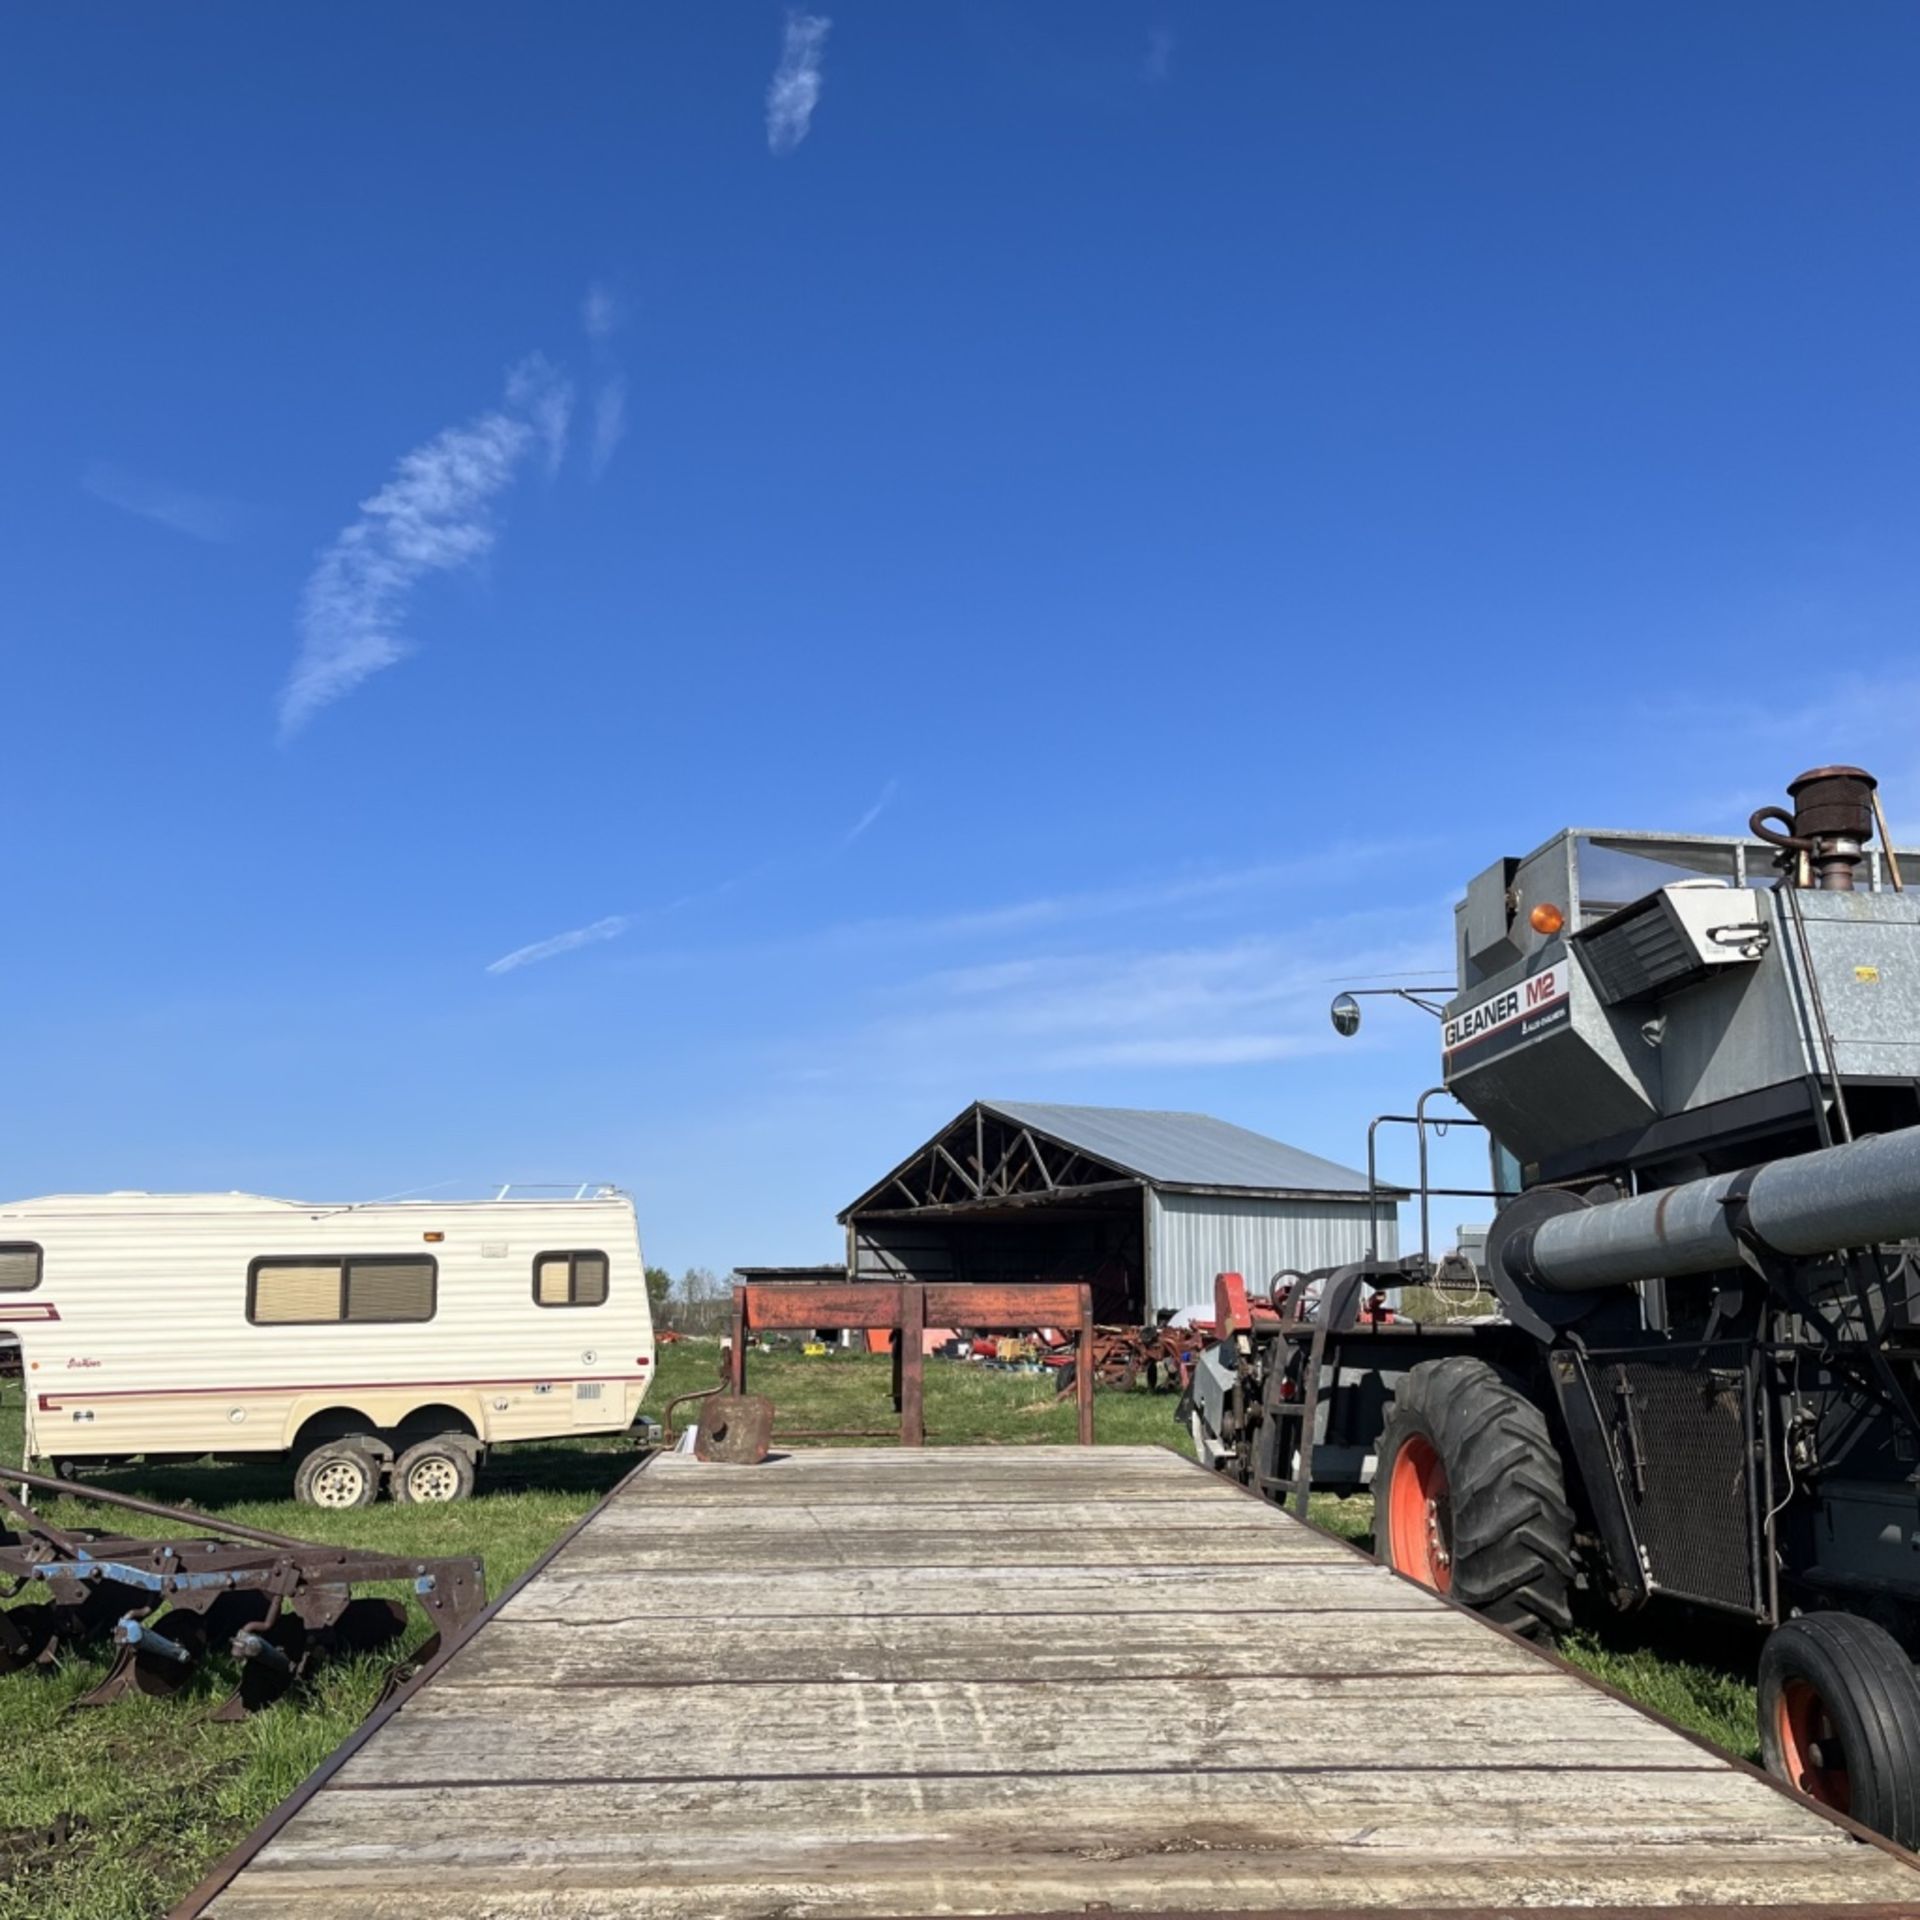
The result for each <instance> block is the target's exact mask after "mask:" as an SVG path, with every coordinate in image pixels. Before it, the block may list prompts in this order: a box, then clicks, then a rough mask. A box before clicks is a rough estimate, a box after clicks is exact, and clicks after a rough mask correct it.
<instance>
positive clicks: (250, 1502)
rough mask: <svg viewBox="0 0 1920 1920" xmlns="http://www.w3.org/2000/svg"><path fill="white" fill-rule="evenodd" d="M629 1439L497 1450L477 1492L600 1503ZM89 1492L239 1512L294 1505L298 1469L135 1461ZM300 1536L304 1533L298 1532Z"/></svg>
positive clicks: (90, 1480) (477, 1496)
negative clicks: (579, 1497)
mask: <svg viewBox="0 0 1920 1920" xmlns="http://www.w3.org/2000/svg"><path fill="white" fill-rule="evenodd" d="M640 1457H641V1454H640V1449H639V1448H638V1447H637V1446H636V1445H635V1444H634V1443H632V1442H631V1441H626V1442H624V1443H622V1444H618V1445H610V1444H608V1443H606V1442H604V1441H603V1442H601V1443H599V1444H597V1445H587V1444H584V1443H580V1442H574V1441H522V1442H520V1443H519V1444H517V1445H511V1446H503V1447H500V1448H497V1449H496V1450H495V1451H494V1452H493V1453H492V1454H491V1455H490V1456H489V1457H488V1460H487V1464H486V1467H485V1469H484V1470H483V1472H482V1474H481V1477H480V1484H479V1486H478V1488H477V1489H476V1490H475V1493H474V1496H473V1497H474V1502H475V1503H476V1504H477V1505H482V1506H484V1505H485V1503H486V1501H487V1499H488V1498H489V1496H491V1495H494V1494H509V1493H555V1494H577V1495H587V1496H590V1497H591V1498H594V1499H598V1498H599V1497H600V1496H601V1495H602V1494H605V1493H607V1492H608V1491H609V1490H610V1489H611V1488H613V1487H614V1486H615V1485H617V1484H618V1483H619V1482H620V1481H621V1480H622V1479H624V1478H625V1477H626V1475H627V1474H629V1473H631V1472H632V1471H633V1469H634V1467H635V1466H636V1465H637V1464H638V1463H639V1460H640ZM79 1481H80V1484H81V1485H82V1486H84V1487H98V1488H100V1489H102V1490H103V1491H106V1492H110V1493H124V1494H130V1495H132V1496H133V1497H135V1498H136V1499H141V1500H156V1501H158V1502H160V1504H161V1505H163V1506H169V1507H192V1508H195V1509H197V1510H198V1511H200V1512H202V1513H206V1514H220V1513H223V1512H226V1511H229V1510H231V1509H233V1508H236V1507H258V1506H269V1505H278V1504H282V1503H288V1502H291V1500H292V1498H293V1464H292V1462H291V1461H288V1460H284V1459H281V1458H279V1457H277V1456H276V1457H274V1458H272V1459H262V1460H211V1459H208V1460H192V1461H145V1460H135V1461H130V1462H128V1463H127V1464H126V1465H124V1466H115V1467H101V1468H85V1469H82V1471H81V1474H80V1476H79ZM292 1530H293V1531H294V1532H298V1531H299V1529H298V1527H297V1526H296V1527H294V1528H293V1529H292Z"/></svg>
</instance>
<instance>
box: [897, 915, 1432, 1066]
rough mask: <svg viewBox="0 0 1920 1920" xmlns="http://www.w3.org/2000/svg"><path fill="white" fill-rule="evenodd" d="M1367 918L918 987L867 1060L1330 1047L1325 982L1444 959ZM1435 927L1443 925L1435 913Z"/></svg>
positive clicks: (1097, 1059)
mask: <svg viewBox="0 0 1920 1920" xmlns="http://www.w3.org/2000/svg"><path fill="white" fill-rule="evenodd" d="M1402 917H1403V916H1402V915H1401V914H1399V913H1398V912H1393V913H1388V912H1383V911H1378V910H1370V911H1367V912H1363V913H1358V914H1353V915H1347V916H1341V917H1338V918H1335V919H1331V920H1327V921H1323V922H1320V923H1317V924H1314V925H1308V926H1304V927H1299V928H1296V929H1292V930H1290V931H1288V932H1287V933H1286V934H1285V935H1284V937H1276V938H1266V937H1262V938H1253V939H1246V938H1242V939H1234V940H1229V941H1225V942H1221V943H1217V944H1205V943H1198V944H1196V943H1187V944H1183V945H1179V946H1170V947H1166V948H1151V947H1146V948H1143V947H1134V948H1132V949H1129V950H1123V951H1117V952H1116V951H1112V950H1107V949H1101V950H1097V951H1092V952H1084V953H1043V954H1037V955H1032V956H1028V957H1025V958H1019V959H1012V960H1003V961H995V962H992V963H989V964H986V965H981V966H972V967H960V968H951V969H946V970H943V971H941V972H938V973H935V974H932V975H930V976H927V977H925V978H922V979H918V980H915V981H913V982H911V983H909V984H908V985H907V986H906V987H905V988H904V989H903V990H902V991H901V993H900V994H899V996H898V997H899V1000H900V1004H901V1011H899V1012H898V1013H896V1014H894V1015H891V1016H889V1017H885V1018H883V1019H882V1020H881V1021H879V1022H878V1023H877V1024H876V1025H875V1026H873V1027H872V1028H870V1029H869V1030H868V1032H867V1033H866V1035H865V1036H864V1040H865V1043H866V1045H865V1057H867V1058H871V1059H888V1060H892V1061H896V1062H898V1063H900V1064H901V1070H902V1072H904V1073H907V1074H909V1075H911V1076H912V1077H916V1078H919V1077H930V1078H934V1079H952V1078H955V1077H958V1078H961V1079H972V1078H975V1077H977V1076H978V1075H979V1074H981V1073H990V1072H993V1071H996V1070H998V1071H1004V1072H1009V1073H1024V1072H1028V1071H1032V1070H1046V1071H1066V1070H1083V1069H1094V1068H1105V1067H1123V1068H1133V1069H1140V1068H1186V1067H1227V1066H1251V1065H1257V1064H1259V1063H1262V1062H1266V1061H1274V1060H1286V1059H1294V1058H1297V1057H1300V1056H1302V1055H1306V1054H1312V1053H1321V1052H1328V1051H1331V1050H1332V1049H1333V1048H1334V1047H1336V1046H1338V1045H1340V1044H1342V1043H1341V1042H1340V1041H1339V1039H1338V1038H1337V1036H1336V1035H1335V1034H1334V1032H1333V1030H1332V1028H1331V1027H1330V1026H1329V1025H1328V1023H1327V1002H1328V999H1329V997H1330V991H1331V990H1330V988H1329V986H1328V984H1327V982H1328V980H1329V978H1336V979H1341V978H1344V979H1353V978H1357V977H1359V976H1361V975H1363V974H1371V973H1376V972H1383V971H1393V972H1398V971H1401V970H1403V969H1406V968H1409V967H1418V966H1420V965H1423V964H1424V965H1431V964H1436V963H1437V962H1438V959H1439V957H1440V956H1439V954H1438V953H1436V952H1435V951H1433V950H1432V949H1435V948H1438V947H1439V945H1440V943H1439V942H1438V941H1433V942H1425V943H1416V942H1411V941H1408V940H1406V939H1405V937H1404V936H1403V935H1402V933H1401V931H1400V928H1401V923H1402ZM1434 918H1435V921H1436V924H1437V923H1438V920H1439V918H1440V916H1439V915H1437V914H1436V915H1435V916H1434Z"/></svg>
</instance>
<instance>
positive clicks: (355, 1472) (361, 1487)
mask: <svg viewBox="0 0 1920 1920" xmlns="http://www.w3.org/2000/svg"><path fill="white" fill-rule="evenodd" d="M308 1485H309V1487H310V1489H311V1491H312V1495H313V1504H314V1505H315V1506H316V1507H357V1506H360V1505H362V1504H363V1503H364V1501H365V1499H366V1495H367V1469H366V1468H365V1467H364V1466H363V1465H362V1464H361V1463H360V1462H359V1461H358V1460H354V1459H351V1458H349V1457H348V1456H347V1455H345V1454H340V1455H337V1456H336V1457H335V1458H333V1459H331V1460H329V1461H328V1462H327V1463H326V1464H325V1465H324V1466H322V1467H320V1468H318V1469H317V1470H316V1471H315V1473H314V1476H313V1478H312V1480H311V1481H310V1482H309V1483H308Z"/></svg>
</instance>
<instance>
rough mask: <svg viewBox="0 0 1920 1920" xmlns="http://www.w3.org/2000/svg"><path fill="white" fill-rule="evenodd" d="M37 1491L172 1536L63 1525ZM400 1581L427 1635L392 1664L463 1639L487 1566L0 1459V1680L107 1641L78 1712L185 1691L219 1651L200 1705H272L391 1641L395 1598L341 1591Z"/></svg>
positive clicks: (223, 1716)
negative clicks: (218, 1688)
mask: <svg viewBox="0 0 1920 1920" xmlns="http://www.w3.org/2000/svg"><path fill="white" fill-rule="evenodd" d="M30 1493H37V1494H46V1495H50V1496H54V1497H57V1498H59V1499H61V1500H63V1501H67V1502H90V1503H92V1504H93V1505H94V1506H99V1507H111V1508H114V1509H116V1510H118V1511H122V1512H132V1513H138V1514H142V1515H145V1516H146V1517H148V1518H150V1519H154V1520H160V1521H164V1522H167V1523H168V1524H169V1525H170V1526H172V1527H174V1528H176V1529H179V1528H182V1527H195V1528H199V1529H202V1530H203V1531H202V1532H201V1533H199V1534H198V1535H194V1534H189V1533H185V1532H181V1531H174V1532H169V1533H167V1534H165V1535H162V1536H150V1535H145V1534H136V1533H130V1532H127V1531H125V1530H124V1529H116V1530H115V1531H113V1532H111V1533H107V1532H104V1531H101V1530H98V1529H95V1528H91V1527H61V1526H59V1525H57V1524H55V1522H54V1521H52V1520H51V1519H49V1518H47V1517H45V1516H44V1515H42V1514H40V1513H38V1512H36V1511H35V1509H34V1508H33V1507H32V1506H31V1505H30V1504H29V1503H28V1500H27V1498H26V1496H27V1495H28V1494H30ZM369 1586H376V1587H383V1588H386V1589H387V1590H388V1591H389V1592H391V1591H392V1590H394V1589H396V1588H399V1587H403V1586H404V1587H410V1588H411V1590H412V1593H413V1596H414V1598H415V1599H416V1600H417V1601H418V1604H419V1607H420V1610H421V1611H422V1612H423V1613H424V1614H425V1615H426V1616H427V1619H428V1621H429V1623H430V1624H431V1626H432V1627H433V1629H434V1632H433V1636H432V1638H431V1639H429V1640H428V1642H427V1644H426V1646H425V1647H424V1648H422V1649H421V1650H420V1651H419V1652H418V1653H416V1654H415V1655H414V1658H413V1661H412V1662H410V1663H407V1665H406V1667H405V1669H403V1671H411V1670H412V1669H414V1668H417V1666H418V1663H419V1662H420V1661H421V1660H424V1659H426V1658H428V1657H429V1655H430V1654H431V1652H432V1650H433V1649H434V1648H436V1647H437V1646H439V1645H440V1643H441V1638H442V1636H445V1637H446V1639H448V1640H450V1641H454V1642H458V1641H459V1640H460V1639H462V1638H463V1637H464V1636H465V1634H466V1633H467V1632H468V1630H469V1629H470V1628H471V1627H472V1625H473V1623H474V1621H475V1619H476V1618H477V1617H478V1615H479V1614H480V1612H481V1610H482V1609H483V1608H484V1607H485V1605H486V1595H487V1583H486V1570H485V1568H484V1567H483V1566H482V1564H481V1562H480V1561H479V1560H478V1559H476V1558H470V1557H464V1556H460V1557H452V1558H442V1557H437V1556H436V1557H432V1558H421V1557H420V1556H418V1555H415V1554H410V1553H409V1554H396V1553H388V1552H384V1551H382V1550H380V1549H378V1548H373V1547H342V1546H333V1545H329V1544H326V1543H324V1542H321V1541H317V1540H296V1539H294V1538H293V1537H291V1536H290V1535H288V1534H284V1533H270V1532H268V1531H267V1530H266V1529H264V1528H261V1527H254V1526H247V1525H244V1524H242V1523H240V1522H237V1521H230V1520H221V1519H219V1518H217V1517H215V1516H214V1515H212V1514H206V1513H195V1512H194V1511H193V1510H192V1509H191V1508H187V1507H167V1506H162V1505H161V1504H160V1503H159V1502H158V1501H155V1500H149V1499H146V1498H145V1497H143V1496H141V1495H138V1494H129V1493H118V1492H112V1491H108V1490H106V1489H104V1488H98V1487H86V1486H80V1485H77V1484H76V1483H75V1482H73V1481H70V1480H64V1479H60V1478H58V1477H56V1476H52V1475H48V1474H43V1473H35V1472H33V1471H32V1470H31V1469H29V1468H25V1467H7V1466H0V1595H4V1596H5V1597H6V1598H7V1599H9V1600H11V1599H13V1598H15V1596H24V1597H23V1598H22V1599H21V1601H20V1604H17V1605H12V1606H0V1674H7V1673H16V1672H18V1671H20V1670H21V1669H22V1668H26V1667H39V1668H42V1669H46V1668H50V1667H55V1666H57V1665H58V1664H59V1663H60V1662H61V1661H62V1660H63V1659H64V1658H65V1657H66V1656H67V1655H68V1654H69V1653H70V1652H80V1651H82V1650H84V1649H89V1648H93V1647H98V1646H99V1645H100V1643H101V1642H102V1641H105V1640H109V1639H110V1641H111V1647H112V1655H113V1658H112V1664H111V1666H110V1667H109V1669H108V1671H107V1672H106V1674H105V1675H104V1677H103V1678H102V1679H101V1680H100V1682H99V1684H98V1685H97V1686H95V1687H93V1688H92V1689H90V1690H89V1691H88V1692H87V1693H86V1694H85V1695H84V1696H83V1697H82V1698H81V1699H80V1700H78V1701H77V1702H75V1704H76V1705H78V1706H87V1707H98V1706H105V1705H107V1704H108V1703H109V1702H111V1701H115V1700H122V1699H126V1698H128V1697H129V1696H133V1695H139V1696H146V1697H150V1698H164V1697H166V1696H168V1695H172V1694H178V1693H180V1692H182V1691H183V1690H185V1689H187V1688H188V1687H189V1685H190V1683H191V1681H192V1679H193V1676H194V1675H195V1674H196V1673H197V1672H199V1671H200V1668H201V1666H202V1663H203V1662H204V1661H205V1660H206V1659H207V1658H208V1656H210V1655H211V1656H214V1657H216V1658H220V1657H223V1656H224V1655H226V1653H227V1652H228V1651H229V1650H231V1653H232V1657H233V1658H234V1660H236V1661H237V1662H238V1663H239V1676H238V1684H237V1685H236V1686H235V1687H234V1689H233V1692H232V1693H231V1694H230V1695H229V1696H228V1697H227V1698H226V1699H225V1700H223V1701H222V1702H221V1703H220V1705H219V1706H218V1707H216V1708H215V1709H214V1710H213V1715H212V1717H213V1718H214V1719H216V1720H240V1719H244V1718H245V1717H246V1716H247V1715H248V1714H250V1713H257V1712H259V1711H260V1709H261V1708H262V1707H266V1706H271V1705H272V1704H273V1702H274V1701H276V1700H278V1699H280V1698H281V1697H282V1696H283V1695H285V1694H286V1693H287V1692H288V1691H289V1690H290V1689H292V1688H293V1687H294V1686H296V1685H297V1684H298V1683H299V1682H300V1681H301V1680H302V1679H304V1678H305V1677H306V1675H307V1674H308V1673H309V1672H310V1671H311V1670H312V1669H313V1668H314V1667H315V1666H317V1665H318V1664H319V1662H320V1661H321V1660H323V1659H327V1658H330V1657H333V1656H336V1655H338V1656H343V1657H351V1656H353V1655H366V1654H376V1653H378V1652H379V1651H380V1650H381V1649H382V1648H387V1647H394V1646H396V1644H398V1643H401V1642H402V1640H403V1636H404V1634H405V1632H406V1628H407V1618H408V1611H407V1602H405V1601H403V1600H399V1599H389V1598H387V1597H385V1595H384V1594H383V1595H379V1596H375V1595H365V1596H362V1597H360V1598H355V1596H354V1589H355V1588H356V1587H369Z"/></svg>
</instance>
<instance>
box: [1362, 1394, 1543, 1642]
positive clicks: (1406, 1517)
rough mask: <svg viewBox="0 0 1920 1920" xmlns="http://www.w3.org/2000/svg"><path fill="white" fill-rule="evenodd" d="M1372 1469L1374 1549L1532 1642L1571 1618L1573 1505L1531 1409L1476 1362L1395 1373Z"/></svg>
mask: <svg viewBox="0 0 1920 1920" xmlns="http://www.w3.org/2000/svg"><path fill="white" fill-rule="evenodd" d="M1377 1461H1378V1464H1377V1466H1376V1467H1375V1470H1374V1476H1373V1543H1374V1552H1375V1555H1376V1556H1377V1557H1378V1558H1379V1559H1381V1560H1383V1561H1385V1562H1386V1564H1387V1565H1388V1566H1390V1567H1393V1568H1395V1569H1396V1570H1397V1571H1398V1572H1401V1573H1404V1574H1409V1575H1411V1576H1412V1578H1414V1579H1415V1580H1418V1581H1419V1582H1420V1583H1421V1584H1422V1585H1423V1586H1428V1587H1432V1588H1433V1589H1434V1591H1435V1592H1437V1593H1444V1594H1447V1595H1449V1596H1451V1597H1452V1598H1453V1599H1455V1600H1458V1601H1459V1602H1460V1603H1461V1604H1462V1605H1463V1606H1469V1607H1472V1608H1473V1609H1474V1610H1475V1612H1477V1613H1483V1614H1485V1615H1486V1616H1487V1618H1488V1619H1489V1620H1492V1621H1495V1622H1497V1623H1498V1624H1499V1625H1500V1626H1503V1627H1508V1628H1511V1629H1512V1630H1513V1631H1514V1632H1515V1633H1520V1634H1525V1635H1526V1636H1527V1638H1528V1639H1530V1640H1542V1641H1551V1640H1552V1639H1553V1637H1554V1636H1555V1635H1556V1634H1558V1633H1562V1632H1564V1631H1565V1630H1566V1628H1567V1627H1568V1626H1569V1625H1570V1624H1571V1620H1572V1615H1571V1612H1570V1609H1569V1603H1568V1595H1569V1592H1570V1590H1571V1588H1572V1584H1573V1509H1572V1508H1571V1507H1570V1506H1568V1504H1567V1490H1566V1481H1565V1478H1564V1476H1563V1475H1562V1473H1561V1470H1560V1456H1559V1454H1558V1453H1557V1452H1556V1451H1555V1450H1554V1445H1553V1440H1552V1438H1551V1436H1550V1435H1549V1434H1548V1432H1547V1423H1546V1419H1545V1417H1544V1416H1543V1415H1542V1414H1541V1412H1540V1409H1539V1408H1538V1407H1536V1406H1535V1405H1534V1404H1533V1403H1532V1401H1530V1400H1528V1399H1527V1398H1526V1397H1525V1395H1523V1394H1521V1393H1518V1392H1516V1391H1515V1390H1514V1389H1513V1388H1512V1387H1510V1386H1508V1385H1507V1383H1506V1382H1505V1381H1504V1380H1502V1379H1501V1378H1500V1376H1499V1375H1498V1374H1497V1373H1495V1372H1494V1370H1493V1369H1492V1368H1491V1367H1490V1366H1488V1365H1487V1364H1486V1362H1485V1361H1482V1360H1469V1359H1466V1358H1464V1357H1462V1358H1457V1359H1451V1360H1429V1361H1426V1362H1425V1363H1424V1364H1423V1365H1421V1366H1417V1367H1415V1368H1414V1369H1413V1371H1412V1372H1411V1373H1409V1374H1408V1375H1407V1377H1406V1378H1405V1379H1404V1380H1402V1381H1401V1383H1400V1386H1399V1390H1398V1391H1397V1392H1396V1394H1395V1395H1394V1402H1393V1410H1392V1413H1391V1414H1390V1415H1389V1417H1388V1420H1387V1429H1386V1432H1385V1433H1384V1434H1383V1435H1382V1436H1381V1440H1380V1447H1379V1452H1378V1455H1377Z"/></svg>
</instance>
